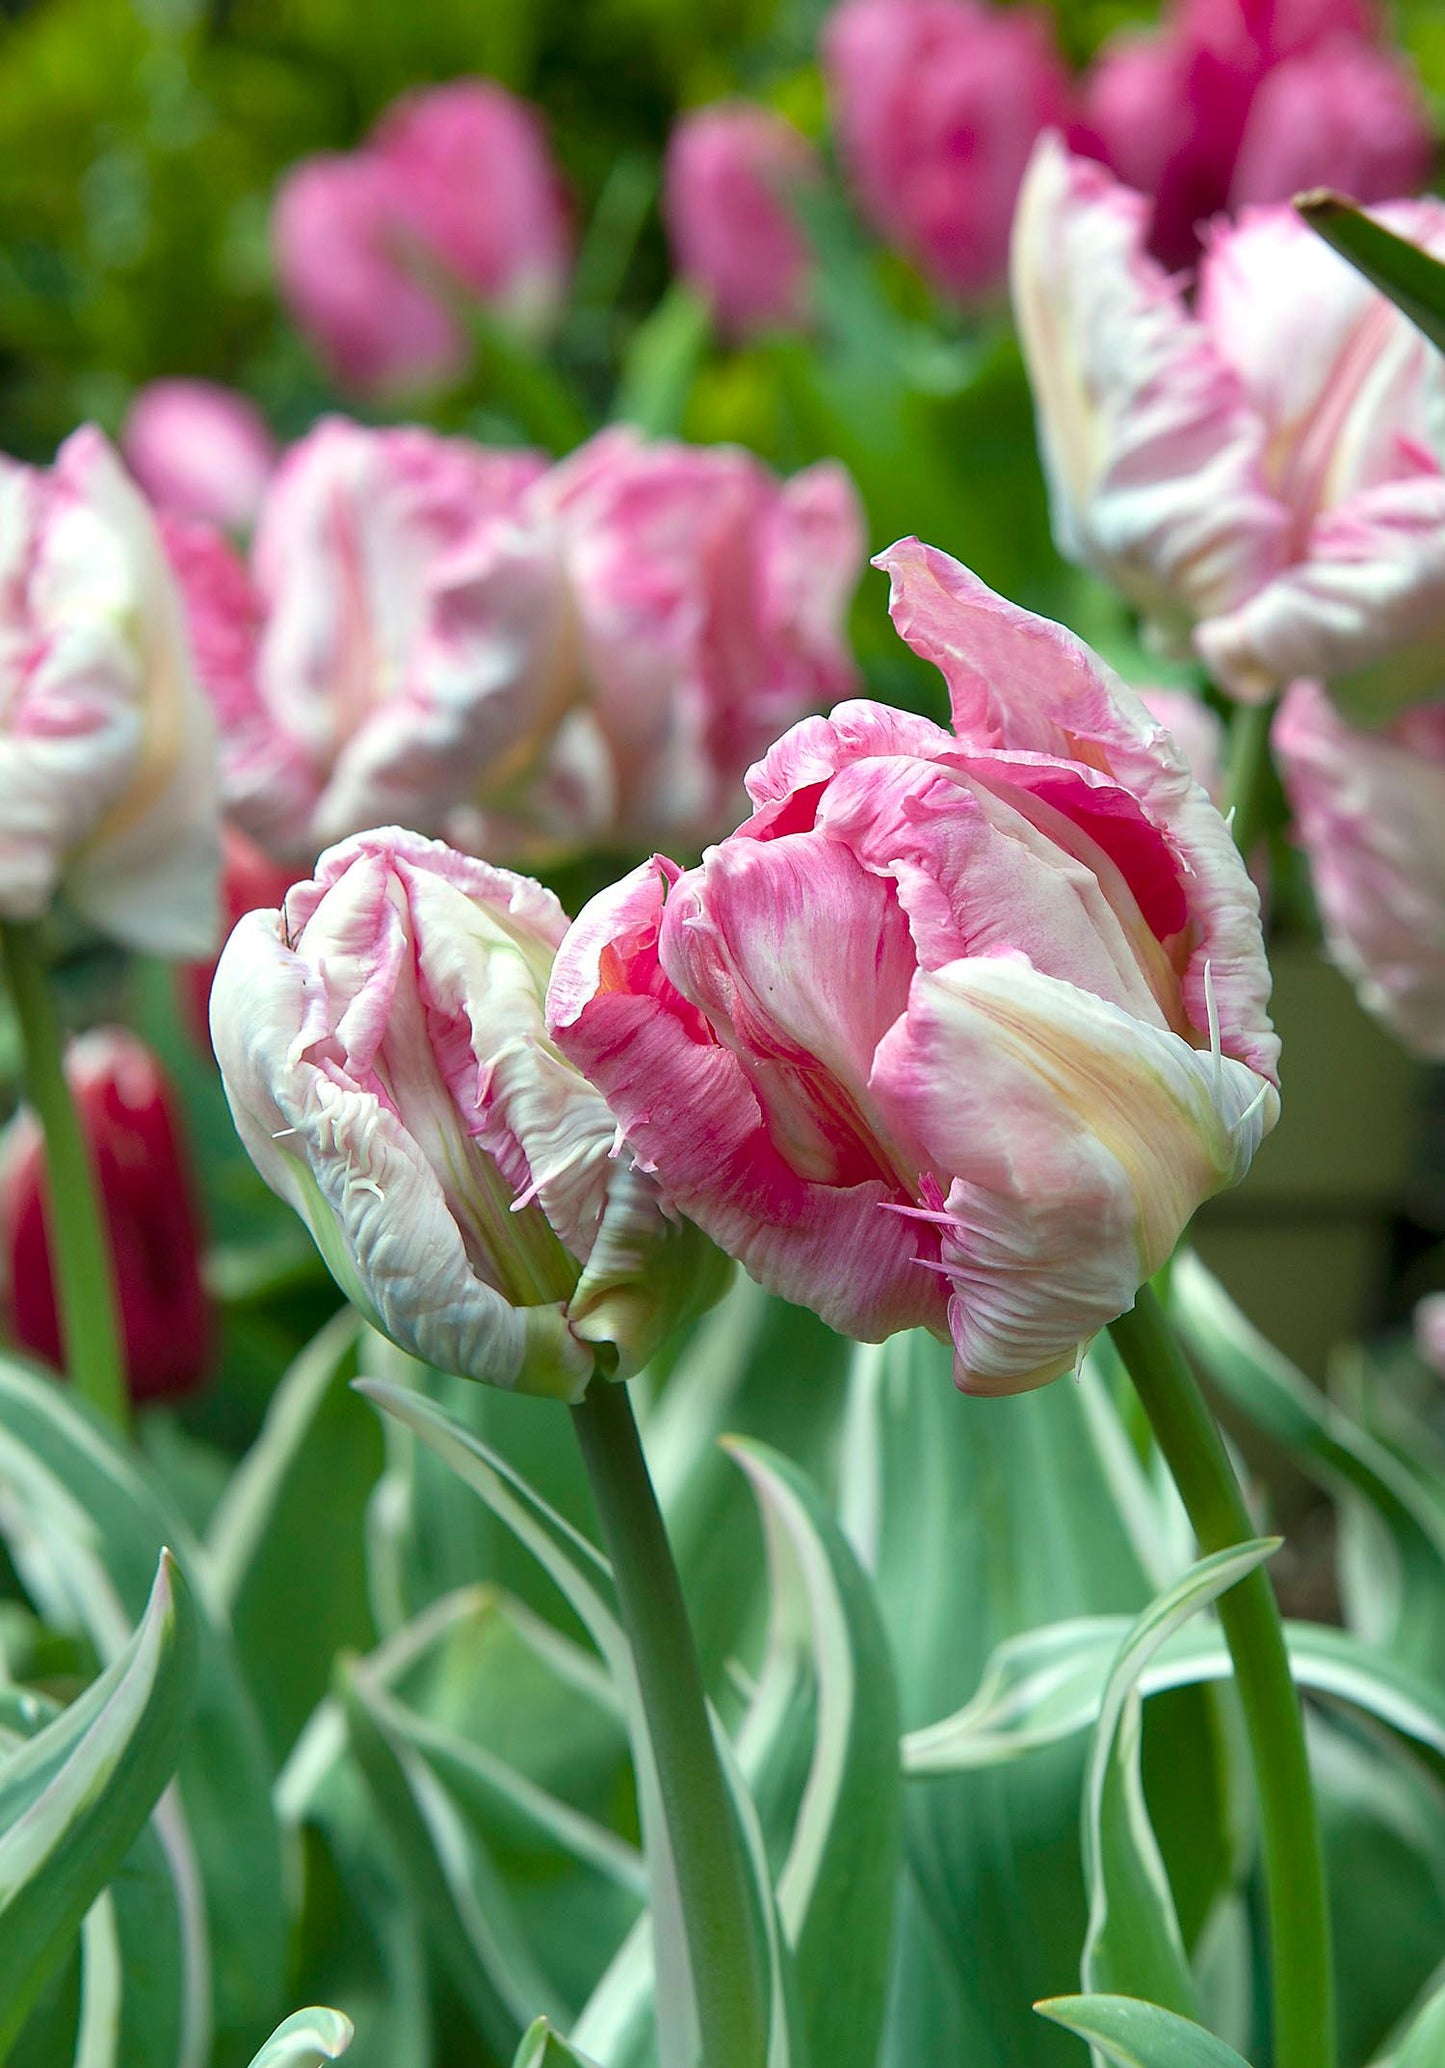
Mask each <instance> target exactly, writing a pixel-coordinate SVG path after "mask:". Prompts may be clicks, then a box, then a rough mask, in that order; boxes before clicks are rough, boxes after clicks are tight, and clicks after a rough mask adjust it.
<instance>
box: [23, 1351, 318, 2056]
mask: <svg viewBox="0 0 1445 2068" xmlns="http://www.w3.org/2000/svg"><path fill="white" fill-rule="evenodd" d="M0 1485H3V1487H4V1489H5V1494H6V1499H5V1501H4V1502H0V1534H3V1536H4V1538H5V1541H6V1543H7V1545H8V1547H9V1550H10V1555H11V1558H12V1561H13V1563H14V1564H15V1567H16V1570H17V1572H18V1574H19V1577H20V1580H21V1583H22V1585H23V1586H24V1588H25V1590H26V1592H27V1594H28V1595H29V1596H30V1598H31V1600H32V1601H33V1602H34V1603H35V1605H36V1607H37V1608H38V1609H39V1610H40V1612H41V1613H42V1615H43V1617H44V1620H45V1622H46V1624H47V1625H48V1626H49V1627H50V1628H51V1629H52V1630H55V1631H61V1632H70V1633H75V1636H76V1639H77V1641H78V1642H80V1643H81V1644H82V1646H83V1648H84V1649H85V1650H87V1651H88V1653H89V1655H90V1656H92V1657H98V1658H99V1659H100V1660H101V1661H103V1662H108V1661H111V1660H113V1659H114V1658H115V1657H116V1656H117V1654H118V1653H119V1651H120V1650H121V1648H122V1646H123V1644H124V1643H125V1641H126V1638H127V1636H128V1634H129V1632H130V1630H131V1629H132V1627H133V1626H134V1624H135V1623H136V1621H137V1620H138V1619H139V1617H140V1615H141V1613H142V1611H143V1609H144V1606H145V1603H146V1600H147V1598H148V1595H149V1591H150V1586H151V1580H152V1576H153V1574H154V1572H155V1568H156V1560H157V1558H158V1557H159V1555H160V1552H161V1549H162V1547H163V1546H165V1545H170V1546H171V1547H172V1548H173V1549H174V1551H175V1553H176V1556H177V1559H178V1561H179V1563H180V1566H181V1568H182V1570H183V1571H184V1572H186V1573H187V1574H188V1575H189V1576H191V1578H192V1581H193V1586H194V1590H195V1591H194V1594H193V1601H194V1608H195V1614H196V1619H197V1646H198V1660H197V1679H196V1689H195V1700H194V1705H193V1708H192V1712H191V1718H190V1722H189V1724H188V1726H187V1728H186V1731H185V1734H184V1737H183V1740H182V1743H181V1750H180V1758H179V1763H178V1769H177V1780H178V1787H179V1795H180V1808H179V1810H178V1811H177V1810H173V1809H172V1807H171V1804H172V1797H171V1796H170V1795H169V1794H168V1795H167V1796H166V1797H164V1798H163V1800H162V1803H161V1805H160V1808H159V1811H158V1822H157V1825H156V1829H157V1833H158V1836H159V1837H160V1841H161V1844H162V1846H163V1849H164V1851H165V1853H166V1856H167V1862H168V1867H169V1872H170V1875H171V1879H172V1881H173V1884H174V1902H173V1908H174V1914H175V1920H176V1927H175V1928H176V1934H177V1936H176V1939H175V1941H174V1945H173V1951H172V1952H171V1953H170V1954H169V1955H168V1957H167V1967H168V1976H167V1979H168V1982H169V1984H170V1986H172V1987H174V1988H175V1989H176V1990H177V1991H178V1992H179V1993H180V1996H181V2003H180V2007H179V2013H178V2015H179V2019H180V2026H181V2030H182V2034H183V2043H184V2045H185V2047H186V2048H187V2049H188V2051H187V2052H186V2053H185V2054H184V2055H183V2056H182V2058H183V2060H184V2061H185V2062H187V2063H190V2062H194V2061H196V2060H198V2059H204V2058H205V2057H206V2055H207V2053H208V2051H209V2048H210V2045H211V2040H210V2038H209V2037H208V2036H207V2034H206V2033H205V2032H202V2031H201V2030H200V2025H201V2024H206V2025H208V2026H210V2027H211V2028H212V2029H213V2032H214V2041H215V2044H216V2047H217V2049H218V2050H219V2051H221V2052H223V2053H224V2052H227V2051H229V2052H230V2053H231V2054H232V2056H234V2055H235V2054H236V2053H237V2052H238V2051H239V2049H240V2048H241V2047H242V2046H243V2045H245V2044H247V2043H248V2042H252V2041H253V2035H254V2033H255V2031H256V2029H257V2027H258V2025H260V2024H262V2023H263V2022H264V2021H266V2020H268V2019H269V2018H270V2017H271V2016H272V2015H273V2014H274V2009H275V2001H276V1997H277V1995H278V1994H279V1993H280V1990H281V1987H282V1984H283V1981H284V1975H285V1958H286V1932H287V1915H286V1904H285V1899H284V1895H283V1890H282V1876H281V1843H280V1833H279V1829H278V1826H277V1822H276V1815H275V1810H274V1807H273V1804H272V1799H271V1773H270V1765H269V1762H268V1760H267V1757H266V1750H265V1744H264V1740H263V1738H262V1735H261V1729H260V1725H259V1722H258V1720H257V1717H256V1712H255V1708H254V1705H253V1704H252V1701H251V1698H250V1694H249V1691H248V1689H247V1687H246V1685H245V1682H244V1680H243V1679H242V1676H241V1674H240V1673H239V1671H238V1670H237V1665H236V1659H235V1653H234V1650H233V1648H232V1644H231V1637H230V1632H229V1630H228V1629H227V1627H226V1623H225V1619H224V1616H223V1615H222V1614H220V1613H219V1612H218V1610H217V1609H216V1607H215V1605H214V1603H213V1602H212V1599H211V1596H210V1588H209V1584H208V1582H209V1575H208V1572H207V1568H206V1564H205V1559H204V1555H203V1554H202V1553H201V1551H200V1549H199V1547H198V1546H197V1545H196V1543H195V1541H194V1539H193V1537H192V1535H191V1532H190V1531H189V1529H188V1528H187V1527H186V1525H185V1523H184V1522H183V1520H182V1519H181V1518H180V1516H179V1515H178V1514H177V1513H176V1511H175V1509H174V1507H173V1506H172V1504H171V1503H170V1501H169V1500H168V1499H167V1498H166V1496H165V1495H164V1494H163V1493H162V1492H161V1491H160V1490H159V1489H158V1488H157V1487H156V1486H155V1485H154V1483H153V1482H152V1481H151V1479H150V1478H149V1476H148V1475H147V1473H146V1471H145V1469H144V1468H143V1466H141V1465H140V1464H139V1463H138V1461H137V1460H136V1459H135V1458H134V1457H133V1456H132V1455H131V1454H130V1453H128V1452H127V1451H125V1450H124V1449H122V1447H121V1446H120V1445H119V1444H118V1443H117V1441H116V1440H115V1438H114V1437H113V1436H112V1435H111V1433H110V1431H109V1430H108V1429H105V1428H103V1427H102V1426H101V1425H100V1424H99V1423H98V1422H97V1421H96V1420H95V1419H94V1418H93V1417H92V1416H91V1415H89V1414H88V1413H87V1412H86V1411H85V1410H84V1409H83V1408H82V1407H80V1406H78V1405H77V1404H76V1403H75V1401H74V1400H72V1399H71V1397H70V1396H69V1395H68V1393H67V1392H66V1390H65V1389H64V1388H63V1387H59V1386H57V1385H55V1384H54V1382H53V1381H52V1380H51V1379H49V1378H47V1377H44V1376H42V1375H41V1374H39V1373H37V1372H33V1371H31V1370H30V1369H29V1368H28V1367H26V1366H24V1365H22V1364H20V1363H19V1362H17V1361H16V1360H14V1359H10V1358H5V1357H0ZM127 1913H128V1902H127V1900H126V1899H125V1898H124V1896H122V1897H120V1898H118V1902H117V1915H118V1918H119V1921H120V1926H121V1929H122V1933H123V1935H124V1934H125V1933H126V1932H127V1931H128V1929H129V1927H128V1924H127ZM236 1947H239V1948H243V1949H244V1956H245V1957H244V1958H226V1959H224V1960H216V1959H215V1958H214V1949H216V1948H236ZM135 1991H136V1984H135V1982H134V1981H133V1980H130V1981H128V1993H129V1994H130V1996H131V1997H132V1999H134V1996H135Z"/></svg>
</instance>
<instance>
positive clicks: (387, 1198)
mask: <svg viewBox="0 0 1445 2068" xmlns="http://www.w3.org/2000/svg"><path fill="white" fill-rule="evenodd" d="M566 931H567V919H566V915H565V913H564V912H563V910H562V907H561V906H560V905H559V904H558V902H557V900H556V899H555V898H554V897H553V895H552V893H551V892H550V891H547V890H544V889H543V888H542V886H541V885H540V884H538V883H533V882H532V881H531V880H530V879H529V878H527V877H525V876H513V875H511V874H510V873H509V872H508V871H506V870H501V869H493V868H491V867H489V866H488V864H487V863H485V862H481V861H475V860H473V859H471V858H470V857H468V856H465V855H460V854H454V853H453V852H452V851H451V850H450V849H449V848H446V847H443V846H441V845H440V843H438V842H434V841H427V840H421V839H419V838H418V837H417V836H416V835H415V834H410V833H405V832H401V831H399V830H397V829H396V828H394V827H392V828H384V829H382V830H380V831H377V832H372V833H367V834H365V835H363V836H362V837H361V838H360V839H356V840H350V841H347V842H345V843H344V844H343V845H341V846H339V847H335V848H332V849H331V850H330V851H329V852H328V853H326V854H324V855H323V856H322V857H321V860H320V862H319V863H318V865H317V872H316V878H315V880H314V881H313V882H308V883H302V884H298V885H297V886H296V887H295V888H294V889H293V890H291V891H290V892H289V893H288V895H287V897H286V901H285V905H284V908H283V909H282V910H281V911H275V912H252V913H250V914H249V915H248V916H247V917H246V918H244V919H242V920H241V922H240V923H239V925H238V926H237V928H236V930H235V932H234V933H233V934H232V936H231V939H230V941H229V942H228V944H227V946H226V950H225V953H224V954H223V955H222V957H221V963H220V967H219V969H218V970H217V973H216V983H215V989H214V992H213V994H212V1006H211V1028H212V1039H213V1041H214V1044H215V1050H216V1056H217V1060H218V1061H219V1063H220V1065H221V1073H222V1077H223V1080H224V1082H225V1086H226V1094H227V1097H228V1099H229V1100H230V1104H231V1110H232V1113H233V1114H234V1116H235V1120H236V1126H237V1129H238V1131H239V1133H240V1136H241V1139H242V1141H243V1142H244V1143H245V1145H246V1148H247V1150H248V1151H249V1152H250V1155H251V1157H252V1159H253V1160H254V1162H255V1164H256V1167H257V1169H258V1170H259V1171H260V1173H261V1175H262V1177H263V1178H265V1180H266V1182H267V1183H268V1184H269V1185H270V1186H271V1188H272V1190H273V1191H274V1192H276V1193H277V1194H278V1195H279V1196H280V1197H281V1198H282V1199H284V1200H286V1201H287V1202H288V1203H289V1204H290V1205H292V1206H294V1207H295V1209H296V1211H297V1212H298V1213H299V1214H301V1216H302V1217H303V1219H305V1220H306V1221H307V1222H308V1224H309V1225H310V1227H311V1230H312V1233H313V1234H314V1236H315V1238H316V1242H317V1246H318V1248H319V1249H320V1250H321V1253H322V1255H323V1256H324V1257H325V1259H326V1262H327V1264H328V1266H329V1267H330V1269H331V1271H332V1272H333V1274H334V1275H335V1277H336V1278H337V1280H338V1283H339V1284H340V1285H341V1287H342V1289H343V1290H344V1291H345V1292H346V1293H347V1295H348V1297H350V1298H351V1299H352V1300H354V1301H355V1302H356V1303H357V1305H358V1306H359V1307H360V1309H361V1311H362V1312H363V1313H364V1314H366V1315H367V1316H368V1318H369V1319H371V1320H372V1321H373V1322H374V1324H375V1325H376V1326H377V1327H379V1328H381V1329H383V1330H384V1331H385V1332H386V1333H387V1334H388V1335H390V1336H391V1337H392V1338H393V1339H394V1340H395V1341H396V1342H398V1343H399V1344H400V1345H401V1346H402V1348H403V1349H405V1350H407V1351H409V1352H410V1353H411V1354H412V1355H413V1356H415V1357H419V1358H421V1359H422V1360H423V1361H424V1362H426V1363H428V1364H431V1365H434V1366H436V1367H437V1368H438V1369H440V1370H442V1371H450V1372H460V1373H462V1374H463V1375H465V1376H467V1377H469V1378H475V1379H483V1380H487V1381H489V1382H490V1383H491V1384H493V1385H498V1386H506V1387H515V1388H516V1389H518V1390H519V1391H522V1392H532V1393H546V1394H553V1395H560V1396H561V1397H563V1398H565V1399H568V1400H577V1399H580V1397H581V1395H582V1393H583V1391H584V1390H585V1388H586V1386H587V1383H588V1380H589V1379H590V1378H591V1376H592V1373H593V1370H594V1368H595V1366H596V1363H597V1361H598V1358H599V1356H600V1357H601V1358H602V1359H603V1361H604V1364H605V1366H606V1368H607V1370H608V1374H609V1376H618V1377H626V1376H627V1375H628V1374H629V1373H631V1372H633V1371H635V1370H636V1369H637V1368H638V1366H639V1365H640V1364H642V1363H643V1362H645V1361H646V1358H647V1357H648V1356H649V1355H650V1353H651V1351H652V1350H653V1349H654V1348H655V1347H656V1345H657V1343H658V1342H659V1341H660V1340H661V1338H662V1337H663V1336H664V1335H665V1334H666V1333H668V1331H669V1329H670V1328H671V1327H672V1326H673V1325H674V1324H675V1323H676V1322H677V1321H679V1320H681V1319H683V1318H684V1317H685V1316H686V1315H687V1314H690V1313H697V1312H698V1311H700V1310H701V1309H702V1308H704V1307H706V1306H708V1305H709V1304H710V1303H711V1302H712V1300H714V1299H716V1298H717V1296H718V1294H719V1293H720V1292H721V1291H722V1289H723V1286H724V1284H725V1282H726V1277H727V1266H726V1264H725V1263H724V1261H723V1259H722V1258H721V1257H719V1256H718V1255H717V1253H716V1252H715V1251H714V1250H713V1249H712V1248H711V1245H710V1244H708V1243H707V1242H705V1241H704V1240H703V1238H702V1237H701V1236H700V1235H699V1234H698V1232H697V1230H696V1229H695V1228H691V1227H689V1226H688V1225H687V1224H686V1223H685V1222H681V1221H679V1220H677V1219H676V1217H669V1216H668V1215H667V1214H665V1213H664V1212H663V1210H662V1207H661V1203H660V1201H659V1198H658V1194H657V1190H656V1187H655V1186H654V1184H653V1183H652V1181H651V1180H650V1178H648V1177H647V1176H645V1175H644V1174H642V1173H641V1172H638V1171H636V1170H634V1169H633V1168H632V1167H631V1166H630V1164H629V1162H628V1161H627V1160H626V1159H624V1158H623V1157H621V1156H620V1155H618V1154H617V1151H616V1143H615V1139H614V1137H615V1127H614V1123H613V1120H612V1116H611V1114H610V1113H609V1112H608V1110H607V1107H606V1106H605V1105H604V1103H603V1101H602V1099H601V1098H600V1097H599V1095H598V1094H597V1093H596V1092H595V1091H594V1090H593V1089H592V1087H591V1085H589V1084H588V1083H587V1082H586V1080H585V1079H584V1078H583V1077H581V1076H580V1075H579V1074H578V1072H577V1071H576V1070H574V1069H573V1068H572V1067H571V1066H570V1065H569V1064H567V1063H566V1062H565V1061H564V1060H563V1059H562V1057H561V1055H560V1054H559V1053H558V1051H557V1049H556V1048H555V1047H554V1045H553V1044H552V1042H551V1041H550V1039H549V1038H548V1035H547V1032H546V1028H545V1026H544V1024H543V1015H542V1007H543V995H544V992H545V989H546V984H547V978H548V973H549V971H550V969H551V966H552V958H553V955H554V954H555V952H556V949H557V947H558V944H559V943H560V941H561V940H562V937H563V935H564V934H565V933H566Z"/></svg>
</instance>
